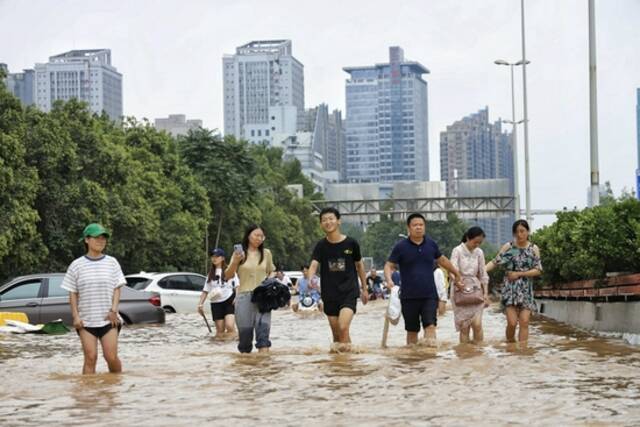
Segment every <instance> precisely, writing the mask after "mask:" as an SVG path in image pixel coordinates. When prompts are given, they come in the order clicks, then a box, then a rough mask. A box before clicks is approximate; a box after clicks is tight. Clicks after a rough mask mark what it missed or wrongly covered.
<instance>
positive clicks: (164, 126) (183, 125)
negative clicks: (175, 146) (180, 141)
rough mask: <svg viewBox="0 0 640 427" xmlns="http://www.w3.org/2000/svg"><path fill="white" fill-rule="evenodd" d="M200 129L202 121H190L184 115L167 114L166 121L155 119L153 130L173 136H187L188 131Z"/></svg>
mask: <svg viewBox="0 0 640 427" xmlns="http://www.w3.org/2000/svg"><path fill="white" fill-rule="evenodd" d="M200 127H202V120H198V119H190V120H187V116H185V115H184V114H169V117H167V118H166V119H156V120H155V128H156V129H158V130H164V131H166V132H169V133H170V134H171V135H173V136H178V135H187V134H188V133H189V131H190V130H196V129H198V128H200Z"/></svg>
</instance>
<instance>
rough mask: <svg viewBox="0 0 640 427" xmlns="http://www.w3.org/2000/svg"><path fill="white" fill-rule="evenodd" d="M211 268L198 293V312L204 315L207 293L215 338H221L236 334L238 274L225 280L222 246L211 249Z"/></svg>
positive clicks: (225, 265) (225, 266) (225, 264)
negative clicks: (214, 327) (214, 328)
mask: <svg viewBox="0 0 640 427" xmlns="http://www.w3.org/2000/svg"><path fill="white" fill-rule="evenodd" d="M210 255H211V268H210V269H209V274H208V275H207V281H206V283H205V285H204V288H203V289H202V294H201V295H200V302H199V303H198V313H200V315H201V316H204V310H203V305H204V301H205V299H206V298H207V295H209V300H210V301H211V316H212V317H213V322H214V324H215V326H216V336H215V337H216V338H218V339H223V338H226V337H229V336H235V335H236V328H235V322H236V319H235V297H236V291H235V289H236V288H237V287H238V284H239V281H238V276H237V275H234V276H233V277H232V278H231V279H229V280H225V278H224V271H225V269H226V268H227V262H226V260H225V253H224V250H223V249H222V248H215V249H212V250H211V252H210Z"/></svg>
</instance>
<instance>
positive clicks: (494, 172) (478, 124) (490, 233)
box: [440, 107, 515, 245]
mask: <svg viewBox="0 0 640 427" xmlns="http://www.w3.org/2000/svg"><path fill="white" fill-rule="evenodd" d="M512 141H513V139H512V135H511V134H510V133H508V132H505V131H503V130H502V123H501V121H500V120H498V121H496V122H495V123H493V124H492V123H490V122H489V107H485V108H484V109H483V110H480V111H478V112H477V113H475V114H472V115H470V116H467V117H464V118H463V119H462V120H458V121H456V122H455V123H453V124H452V125H449V126H447V129H446V131H444V132H440V175H441V179H442V180H443V181H445V182H446V183H447V194H448V195H449V196H461V197H476V196H485V197H491V196H504V195H507V194H505V192H508V193H509V195H513V194H514V192H513V151H512V146H513V142H512ZM501 178H503V179H507V180H508V183H509V185H508V188H507V189H505V188H504V184H503V182H504V180H502V181H500V180H499V179H501ZM469 180H472V182H466V181H469ZM480 180H483V181H485V182H481V181H480ZM496 180H498V181H496ZM496 182H499V184H496ZM463 189H464V190H463ZM514 219H515V218H514V216H510V217H505V218H496V219H479V220H478V221H476V222H477V223H478V225H480V226H481V227H482V228H483V229H485V232H486V233H487V240H489V241H490V242H491V243H493V244H495V245H498V244H500V242H503V241H507V240H509V239H510V237H511V224H512V222H513V221H514Z"/></svg>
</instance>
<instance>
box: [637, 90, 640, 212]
mask: <svg viewBox="0 0 640 427" xmlns="http://www.w3.org/2000/svg"><path fill="white" fill-rule="evenodd" d="M636 138H637V139H638V141H637V142H638V166H637V168H636V198H637V199H638V200H640V88H638V89H636Z"/></svg>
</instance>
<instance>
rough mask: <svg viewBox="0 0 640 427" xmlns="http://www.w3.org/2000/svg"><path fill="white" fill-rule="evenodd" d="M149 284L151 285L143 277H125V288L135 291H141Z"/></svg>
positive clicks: (149, 281) (149, 280)
mask: <svg viewBox="0 0 640 427" xmlns="http://www.w3.org/2000/svg"><path fill="white" fill-rule="evenodd" d="M149 283H151V279H146V278H144V277H127V286H129V287H131V288H133V289H135V290H137V291H143V290H144V289H145V288H146V287H147V285H148V284H149Z"/></svg>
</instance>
